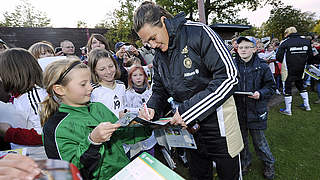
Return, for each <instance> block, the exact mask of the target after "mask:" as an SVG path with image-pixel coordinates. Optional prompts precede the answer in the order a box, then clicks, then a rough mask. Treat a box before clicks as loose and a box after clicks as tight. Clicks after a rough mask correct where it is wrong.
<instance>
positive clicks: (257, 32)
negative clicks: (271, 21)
mask: <svg viewBox="0 0 320 180" xmlns="http://www.w3.org/2000/svg"><path fill="white" fill-rule="evenodd" d="M240 36H253V37H257V38H262V37H264V36H263V34H262V30H261V28H259V27H256V26H252V28H250V29H248V30H245V31H243V32H241V33H240Z"/></svg>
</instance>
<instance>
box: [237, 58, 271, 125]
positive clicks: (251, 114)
mask: <svg viewBox="0 0 320 180" xmlns="http://www.w3.org/2000/svg"><path fill="white" fill-rule="evenodd" d="M234 61H235V63H236V66H237V68H238V70H239V73H240V79H239V84H238V86H237V90H236V91H242V92H255V91H258V92H259V93H260V98H259V99H258V100H255V99H252V98H249V97H248V96H247V95H235V101H236V105H237V111H238V118H239V122H240V126H241V127H242V128H243V127H248V128H249V129H266V128H267V119H268V116H267V115H268V109H267V105H268V102H269V100H270V98H271V97H272V95H273V94H274V92H275V89H276V84H275V81H274V78H273V76H272V72H271V70H270V68H269V66H268V64H267V63H266V61H265V60H263V59H260V58H259V57H258V56H257V55H254V56H253V57H252V59H251V60H250V61H249V62H247V63H246V62H244V61H243V60H241V59H240V57H238V58H236V59H235V60H234Z"/></svg>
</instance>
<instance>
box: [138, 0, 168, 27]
mask: <svg viewBox="0 0 320 180" xmlns="http://www.w3.org/2000/svg"><path fill="white" fill-rule="evenodd" d="M162 16H164V17H166V18H168V19H169V18H172V17H173V16H172V15H171V14H170V13H169V12H168V11H167V10H165V9H163V7H161V6H159V5H157V4H155V3H153V2H151V1H145V2H143V3H142V4H141V5H140V6H139V7H138V8H137V9H136V10H135V12H134V15H133V28H134V30H135V31H136V32H139V31H140V29H141V28H142V27H143V26H144V25H145V24H150V25H153V26H159V27H162V23H161V21H160V18H161V17H162Z"/></svg>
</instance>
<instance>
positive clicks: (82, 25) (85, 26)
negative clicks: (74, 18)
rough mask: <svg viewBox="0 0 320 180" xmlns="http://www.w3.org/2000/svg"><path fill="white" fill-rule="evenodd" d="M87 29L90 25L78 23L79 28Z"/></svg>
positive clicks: (82, 22)
mask: <svg viewBox="0 0 320 180" xmlns="http://www.w3.org/2000/svg"><path fill="white" fill-rule="evenodd" d="M87 27H88V24H87V23H86V22H84V21H81V20H79V21H78V22H77V28H87Z"/></svg>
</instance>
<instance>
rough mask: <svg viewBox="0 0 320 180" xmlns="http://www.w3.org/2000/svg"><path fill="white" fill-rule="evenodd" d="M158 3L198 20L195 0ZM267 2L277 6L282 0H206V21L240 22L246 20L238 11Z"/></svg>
mask: <svg viewBox="0 0 320 180" xmlns="http://www.w3.org/2000/svg"><path fill="white" fill-rule="evenodd" d="M156 2H157V4H159V5H161V6H163V7H164V8H165V9H166V10H168V11H169V12H170V13H172V14H173V15H175V14H177V13H179V12H181V11H183V12H185V13H186V15H187V19H190V20H197V19H195V17H197V16H196V15H197V13H198V5H197V1H195V0H175V1H172V0H156ZM266 4H270V5H273V6H277V5H279V4H281V1H280V0H204V8H205V17H206V22H208V19H209V18H210V19H212V20H211V21H212V23H232V24H238V23H241V24H242V23H243V22H246V20H245V19H240V18H239V17H238V13H239V11H240V10H241V9H243V8H245V9H248V10H256V9H257V8H259V7H263V6H265V5H266Z"/></svg>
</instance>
